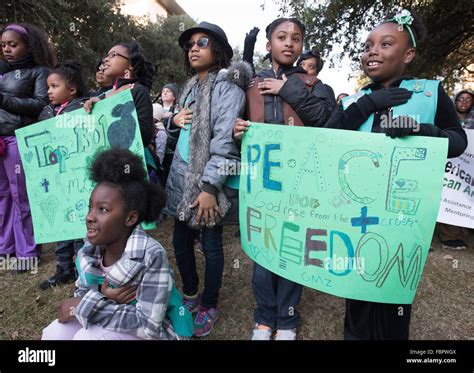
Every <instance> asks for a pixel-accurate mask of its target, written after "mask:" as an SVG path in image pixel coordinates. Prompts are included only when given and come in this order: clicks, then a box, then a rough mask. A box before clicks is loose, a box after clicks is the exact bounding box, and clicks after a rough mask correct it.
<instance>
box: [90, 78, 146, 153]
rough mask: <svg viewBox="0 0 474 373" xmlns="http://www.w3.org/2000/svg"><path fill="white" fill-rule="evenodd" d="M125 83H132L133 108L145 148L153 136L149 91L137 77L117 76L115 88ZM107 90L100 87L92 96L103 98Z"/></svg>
mask: <svg viewBox="0 0 474 373" xmlns="http://www.w3.org/2000/svg"><path fill="white" fill-rule="evenodd" d="M126 84H134V86H133V89H132V91H131V93H132V98H133V103H134V104H135V109H136V110H137V117H138V124H139V126H140V134H141V136H142V142H143V146H144V147H145V148H146V147H147V146H148V145H150V143H151V139H152V137H153V104H152V102H151V97H150V91H149V90H148V88H146V87H145V86H144V85H142V84H140V83H139V82H138V79H120V78H119V79H118V84H117V86H116V88H117V89H118V88H120V87H122V86H124V85H126ZM107 91H108V90H107V88H103V89H100V90H99V91H98V92H101V94H99V95H97V96H93V97H98V98H100V99H104V98H105V93H106V92H107Z"/></svg>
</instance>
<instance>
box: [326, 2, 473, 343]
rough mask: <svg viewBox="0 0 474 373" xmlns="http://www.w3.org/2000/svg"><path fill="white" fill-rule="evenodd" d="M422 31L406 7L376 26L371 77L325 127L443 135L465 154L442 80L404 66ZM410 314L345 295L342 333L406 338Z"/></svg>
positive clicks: (407, 307) (367, 53)
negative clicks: (416, 74)
mask: <svg viewBox="0 0 474 373" xmlns="http://www.w3.org/2000/svg"><path fill="white" fill-rule="evenodd" d="M422 36H423V26H422V24H421V23H420V21H419V20H418V19H417V18H416V16H414V15H413V14H412V13H410V12H409V11H407V10H403V11H402V12H400V13H399V14H397V15H395V16H394V17H389V18H388V19H387V20H386V21H384V22H382V23H381V24H380V25H378V26H377V27H376V28H375V29H373V30H372V32H370V34H369V35H368V37H367V40H366V42H365V45H364V51H363V54H362V57H361V63H362V68H363V70H364V73H365V74H366V75H367V76H368V77H369V78H370V79H371V80H372V83H371V84H369V85H367V86H366V87H364V88H362V90H361V92H359V93H357V94H355V95H353V96H349V97H345V98H344V99H343V100H342V108H338V110H336V111H335V112H334V114H333V116H332V117H331V119H330V120H329V121H328V122H327V123H326V127H329V128H339V129H346V130H357V131H366V132H378V133H385V134H386V135H387V136H390V137H392V138H395V137H404V136H409V135H421V136H432V137H445V138H447V139H448V140H449V146H448V157H450V158H451V157H457V156H459V155H461V154H462V153H463V151H464V150H465V149H466V146H467V138H466V134H465V132H464V130H463V128H462V127H461V125H460V123H459V120H458V118H457V115H456V110H455V108H454V105H453V103H452V101H451V100H450V98H449V97H448V95H447V94H446V92H445V91H444V90H443V87H442V86H441V84H439V81H437V80H427V79H417V78H414V77H412V76H409V75H406V72H405V71H406V69H407V67H408V65H409V64H410V63H411V62H412V61H413V60H414V58H415V56H416V48H417V46H418V45H419V44H420V42H421V40H422ZM387 118H388V120H386V119H387ZM392 118H397V119H398V121H395V120H393V119H392ZM399 118H400V119H403V120H400V119H399ZM400 123H403V125H400ZM410 316H411V304H385V303H375V302H367V301H361V300H353V299H347V300H346V315H345V322H344V339H346V340H407V339H408V335H409V327H410Z"/></svg>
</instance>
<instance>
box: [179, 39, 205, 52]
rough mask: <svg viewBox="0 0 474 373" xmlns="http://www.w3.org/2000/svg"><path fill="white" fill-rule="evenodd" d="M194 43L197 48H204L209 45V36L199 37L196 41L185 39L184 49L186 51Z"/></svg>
mask: <svg viewBox="0 0 474 373" xmlns="http://www.w3.org/2000/svg"><path fill="white" fill-rule="evenodd" d="M194 44H197V46H198V47H199V48H206V47H207V46H208V45H209V38H199V39H198V40H196V41H191V40H189V41H187V42H186V43H184V50H185V51H188V50H190V49H192V47H194Z"/></svg>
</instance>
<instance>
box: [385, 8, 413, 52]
mask: <svg viewBox="0 0 474 373" xmlns="http://www.w3.org/2000/svg"><path fill="white" fill-rule="evenodd" d="M388 21H389V22H396V23H398V24H399V26H400V27H402V28H403V27H406V29H407V31H408V32H409V34H410V37H411V41H412V42H413V46H414V47H415V48H416V42H415V37H414V36H413V32H412V31H411V27H410V25H411V24H412V23H413V17H412V15H411V13H410V12H409V11H408V10H406V9H403V10H402V11H401V12H400V13H398V14H396V15H395V16H394V17H393V18H392V19H389V20H388Z"/></svg>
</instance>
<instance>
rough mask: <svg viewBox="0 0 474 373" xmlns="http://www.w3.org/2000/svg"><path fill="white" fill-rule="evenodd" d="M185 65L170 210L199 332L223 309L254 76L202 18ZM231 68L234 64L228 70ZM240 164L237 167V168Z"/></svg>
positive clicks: (187, 36)
mask: <svg viewBox="0 0 474 373" xmlns="http://www.w3.org/2000/svg"><path fill="white" fill-rule="evenodd" d="M179 45H180V46H181V47H182V48H183V53H184V67H185V70H186V72H187V73H188V75H189V76H191V78H190V79H189V80H188V82H187V83H186V84H185V86H184V89H183V91H182V94H181V97H180V107H183V108H184V109H183V110H181V111H180V112H179V113H177V114H175V115H174V116H173V117H172V119H171V122H172V127H173V128H171V129H176V128H181V129H180V131H177V132H172V131H170V136H176V133H178V134H179V135H178V136H179V138H178V143H177V146H176V150H175V154H174V157H173V163H172V165H171V170H170V173H169V176H168V180H167V184H166V192H167V199H168V200H167V214H168V215H171V216H174V217H175V226H174V233H173V246H174V251H175V257H176V262H177V265H178V268H179V272H180V275H181V279H182V283H183V292H184V305H185V307H186V308H187V309H188V310H189V311H191V312H197V314H196V316H195V318H194V335H195V336H198V337H203V336H206V335H208V334H209V333H210V332H211V330H212V328H213V326H214V324H215V322H216V320H217V318H218V315H219V310H218V300H219V289H220V287H221V283H222V274H223V270H224V251H223V244H222V225H223V224H228V223H233V224H237V223H238V177H232V176H229V175H232V172H231V170H232V168H233V167H237V166H238V165H239V161H240V154H239V149H238V148H237V146H236V144H235V143H234V141H233V140H232V129H233V126H234V122H235V120H236V119H237V117H238V116H239V115H240V114H241V113H242V112H243V110H244V106H245V105H244V104H245V94H244V91H243V89H244V88H245V87H246V86H248V83H249V82H250V78H251V75H252V72H251V68H250V66H249V65H248V64H245V63H242V62H239V63H236V64H235V65H232V66H230V67H229V65H230V60H231V58H232V54H233V52H232V48H231V46H230V45H229V43H228V42H227V36H226V34H225V33H224V31H223V30H222V29H221V28H220V27H219V26H216V25H214V24H211V23H208V22H202V23H200V24H199V25H198V26H197V27H193V28H191V29H189V30H186V31H184V32H183V33H182V34H181V36H180V38H179ZM224 69H228V70H224ZM234 169H235V168H234ZM200 229H202V231H201V232H202V248H203V252H204V256H205V263H206V264H205V266H206V267H205V275H204V289H203V291H202V293H201V294H199V277H198V274H197V271H196V260H195V257H194V249H193V246H194V239H195V237H196V235H197V234H198V233H199V230H200Z"/></svg>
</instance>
